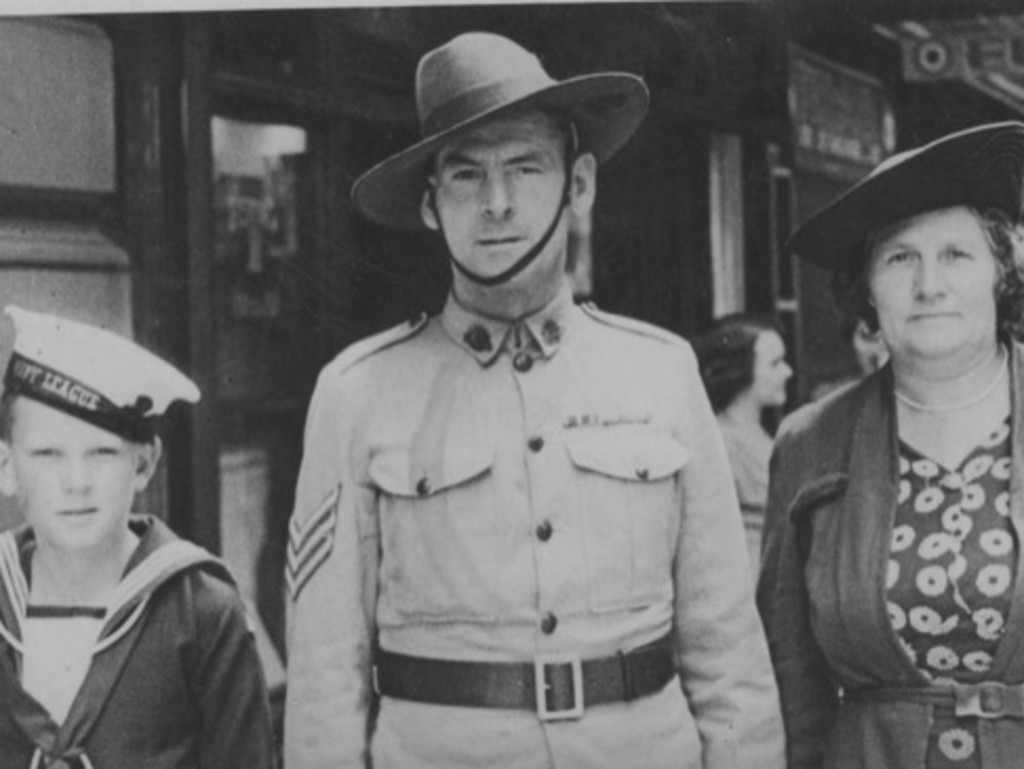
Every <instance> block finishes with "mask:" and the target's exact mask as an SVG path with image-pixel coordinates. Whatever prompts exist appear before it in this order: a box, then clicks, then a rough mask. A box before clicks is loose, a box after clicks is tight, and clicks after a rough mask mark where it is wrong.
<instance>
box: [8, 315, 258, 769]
mask: <svg viewBox="0 0 1024 769" xmlns="http://www.w3.org/2000/svg"><path fill="white" fill-rule="evenodd" d="M6 312H7V314H8V315H9V316H11V318H12V319H13V320H14V324H15V341H14V352H13V353H12V355H11V358H10V362H9V364H8V367H7V373H6V376H5V379H4V394H3V398H2V399H0V492H2V493H3V494H5V495H8V496H11V497H13V498H14V499H15V500H16V501H17V504H18V508H19V511H20V513H21V514H22V515H23V516H24V519H25V526H23V527H21V528H19V529H16V530H11V531H7V532H5V533H3V534H0V758H2V760H0V765H2V766H3V767H4V769H43V768H44V767H52V768H56V767H61V768H63V769H114V768H115V767H143V766H144V767H148V768H149V769H231V768H232V767H237V768H238V769H241V768H242V767H245V769H270V768H271V767H272V766H273V762H274V752H273V740H272V736H273V735H272V728H271V722H270V714H269V706H268V703H267V695H266V691H265V689H264V685H263V675H262V671H261V669H260V662H259V658H258V657H257V655H256V646H255V641H254V638H253V635H252V633H251V632H250V631H249V629H248V625H247V622H246V618H245V611H244V608H243V605H242V601H241V598H240V597H239V595H238V593H237V591H236V589H235V587H234V583H233V581H232V579H231V577H230V575H229V574H228V573H227V570H226V568H225V567H224V565H223V564H222V563H221V562H220V561H218V560H217V559H215V558H214V557H213V556H211V555H210V554H209V553H207V552H206V551H205V550H202V549H201V548H199V547H197V546H196V545H193V544H191V543H187V542H185V541H184V540H181V539H178V538H177V537H176V536H175V535H174V534H173V533H172V532H171V530H170V529H169V528H168V527H167V526H166V525H164V524H163V523H162V522H161V521H160V520H158V519H156V518H154V517H152V516H145V515H132V514H131V505H132V500H133V498H134V496H135V494H136V493H137V492H140V491H142V490H143V489H144V488H145V487H146V485H147V484H148V483H149V481H150V479H151V478H152V477H153V473H154V472H155V471H156V467H157V463H158V461H159V459H160V439H159V438H158V437H157V436H156V433H155V429H156V422H157V420H158V418H159V416H160V415H161V414H163V412H164V411H165V409H166V408H167V407H168V405H169V404H170V403H171V402H172V401H175V400H184V401H190V402H194V401H196V400H198V397H199V392H198V390H197V389H196V387H195V385H194V384H193V383H192V382H191V381H190V380H189V379H188V378H186V377H185V376H184V375H183V374H181V373H180V372H179V371H178V370H177V369H175V368H173V367H171V366H170V365H169V364H167V363H165V362H164V361H162V360H160V359H159V358H157V357H156V356H153V355H151V354H150V353H148V352H147V351H145V350H144V349H142V348H141V347H138V346H137V345H135V344H134V343H132V342H130V341H128V340H126V339H123V338H121V337H119V336H116V335H114V334H111V333H109V332H106V331H103V330H101V329H97V328H93V327H91V326H86V325H84V324H80V323H72V322H70V321H66V320H63V319H61V318H57V317H54V316H49V315H40V314H38V313H33V312H28V311H26V310H21V309H19V308H15V307H8V308H7V311H6Z"/></svg>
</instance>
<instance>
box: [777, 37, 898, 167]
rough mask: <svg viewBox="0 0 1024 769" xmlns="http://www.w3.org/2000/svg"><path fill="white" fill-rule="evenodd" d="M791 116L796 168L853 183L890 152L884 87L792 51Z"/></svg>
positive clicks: (795, 49)
mask: <svg viewBox="0 0 1024 769" xmlns="http://www.w3.org/2000/svg"><path fill="white" fill-rule="evenodd" d="M789 114H790V121H791V123H792V127H793V149H794V161H795V163H796V166H797V167H798V168H802V169H804V170H807V171H812V172H815V173H819V174H823V175H825V176H828V177H830V178H835V179H839V180H845V181H857V180H859V179H860V178H862V177H863V176H864V175H865V174H867V172H868V171H870V170H871V169H872V168H874V167H875V166H876V165H878V163H880V162H881V161H882V160H884V159H885V158H886V157H887V156H888V155H889V154H890V153H891V152H892V150H893V146H894V144H895V126H894V123H893V115H892V109H891V107H890V105H889V100H888V97H887V95H886V91H885V89H884V87H883V86H882V84H881V83H880V82H879V81H878V80H875V79H874V78H871V77H868V76H867V75H864V74H862V73H860V72H856V71H854V70H852V69H849V68H847V67H843V66H840V65H838V64H836V63H835V62H833V61H830V60H829V59H826V58H824V57H822V56H818V55H816V54H812V53H810V52H808V51H805V50H803V49H802V48H799V47H798V46H791V47H790V61H789Z"/></svg>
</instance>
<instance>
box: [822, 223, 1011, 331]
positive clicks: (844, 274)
mask: <svg viewBox="0 0 1024 769" xmlns="http://www.w3.org/2000/svg"><path fill="white" fill-rule="evenodd" d="M968 210H970V211H971V213H973V214H974V215H975V216H976V217H977V218H978V221H979V222H980V224H981V228H982V231H983V232H984V233H985V238H986V240H988V243H989V245H990V246H991V247H992V253H993V255H994V256H995V259H996V266H997V268H998V270H999V279H998V281H997V282H996V289H995V291H996V333H997V334H998V336H999V338H1000V340H1002V341H1004V342H1006V341H1009V340H1010V339H1015V340H1017V341H1024V242H1022V233H1021V230H1020V228H1019V227H1017V226H1015V225H1014V224H1013V222H1012V221H1010V219H1009V217H1007V215H1006V214H1005V213H1003V212H1002V211H999V210H995V209H992V210H988V211H985V212H981V211H979V210H977V209H975V208H971V207H970V206H968ZM873 247H874V240H873V238H872V234H871V233H869V234H868V235H866V236H865V238H864V243H863V245H862V246H861V248H859V249H858V253H859V254H860V256H861V258H860V259H859V260H858V261H857V262H856V263H854V264H846V265H842V266H840V267H838V268H836V270H835V271H834V272H833V273H832V282H831V288H832V294H833V296H834V297H835V300H836V303H837V304H838V305H839V310H840V312H841V313H842V315H843V317H844V324H845V327H846V328H854V327H855V326H856V324H857V323H858V322H859V321H861V320H863V321H864V323H865V324H867V327H868V330H870V331H872V332H874V331H877V330H878V313H876V312H875V308H874V307H872V306H871V302H870V291H869V290H868V264H869V263H870V260H871V251H872V249H873Z"/></svg>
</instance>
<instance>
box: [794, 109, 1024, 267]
mask: <svg viewBox="0 0 1024 769" xmlns="http://www.w3.org/2000/svg"><path fill="white" fill-rule="evenodd" d="M1022 189H1024V123H1021V122H1017V121H1008V122H1002V123H990V124H986V125H981V126H976V127H974V128H969V129H967V130H965V131H959V132H957V133H953V134H949V135H948V136H944V137H942V138H941V139H937V140H935V141H933V142H931V143H930V144H926V145H924V146H921V147H917V148H915V149H912V150H908V151H906V152H901V153H898V154H896V155H893V156H892V157H890V158H888V159H886V160H884V161H883V162H881V163H880V164H879V165H878V166H877V167H876V168H875V169H874V170H873V171H872V172H871V173H870V174H868V176H866V177H865V178H864V179H862V180H861V181H860V182H858V183H857V184H855V185H854V186H853V187H851V188H850V189H849V190H847V191H846V192H845V193H843V194H842V195H841V196H840V197H838V198H837V199H836V200H835V201H834V202H832V203H831V204H830V205H828V206H826V207H825V208H823V209H822V210H820V211H818V212H817V213H816V214H814V215H813V216H811V217H810V218H809V219H808V220H807V221H806V222H804V223H803V224H802V225H801V226H800V227H799V228H798V229H797V230H796V232H794V233H793V236H792V237H791V238H790V247H791V248H792V250H793V252H794V253H796V255H797V256H799V257H801V258H802V259H804V260H806V261H808V262H812V263H814V264H817V265H819V266H821V267H825V268H826V269H836V268H838V267H841V266H844V265H849V266H852V265H853V264H855V261H856V260H858V259H860V258H862V257H863V253H862V249H863V246H864V243H865V239H866V238H867V236H868V234H870V233H871V232H874V231H877V230H878V229H880V228H882V227H886V226H889V225H891V224H895V223H896V222H899V221H902V220H904V219H907V218H909V217H912V216H916V215H918V214H921V213H924V212H926V211H935V210H938V209H942V208H951V207H953V206H972V207H974V208H977V209H979V210H982V211H984V210H986V209H996V210H999V211H1002V212H1003V213H1005V214H1006V215H1007V216H1008V217H1010V219H1011V220H1012V221H1014V222H1016V221H1019V220H1020V216H1021V197H1022Z"/></svg>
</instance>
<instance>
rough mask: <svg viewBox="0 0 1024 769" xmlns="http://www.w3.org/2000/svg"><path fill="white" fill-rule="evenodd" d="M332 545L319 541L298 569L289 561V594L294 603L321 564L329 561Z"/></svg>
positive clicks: (328, 542) (326, 541)
mask: <svg viewBox="0 0 1024 769" xmlns="http://www.w3.org/2000/svg"><path fill="white" fill-rule="evenodd" d="M332 544H333V543H332V542H330V541H328V540H318V541H317V542H316V544H315V545H314V546H313V550H312V552H310V553H309V554H308V557H306V558H304V559H303V562H302V563H301V564H300V565H299V567H298V568H294V567H293V564H292V562H291V559H289V561H288V574H287V582H288V592H289V593H290V594H291V597H292V600H293V601H295V600H297V599H298V597H299V593H301V592H302V588H304V587H305V586H306V583H307V582H309V580H310V578H311V577H312V576H313V574H314V573H315V572H316V570H317V569H318V568H319V567H320V564H322V563H323V562H324V561H326V560H327V557H328V556H329V555H330V554H331V546H332Z"/></svg>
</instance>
